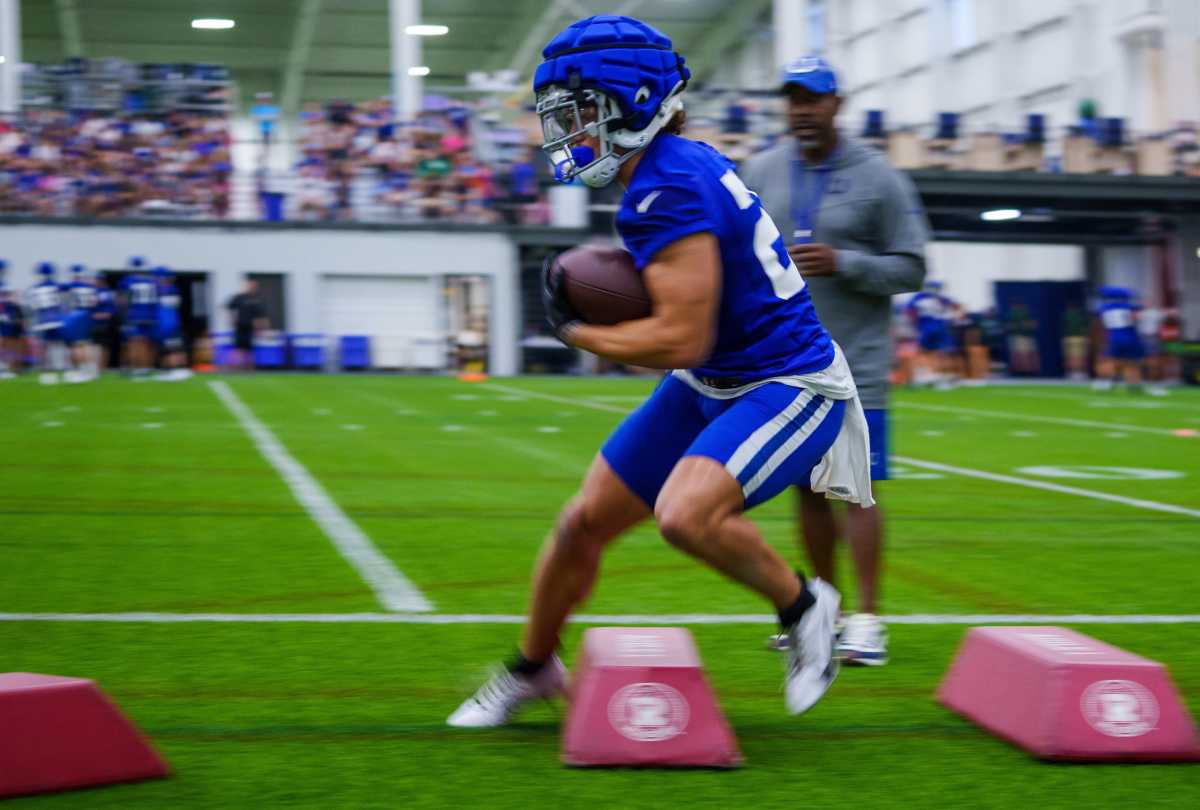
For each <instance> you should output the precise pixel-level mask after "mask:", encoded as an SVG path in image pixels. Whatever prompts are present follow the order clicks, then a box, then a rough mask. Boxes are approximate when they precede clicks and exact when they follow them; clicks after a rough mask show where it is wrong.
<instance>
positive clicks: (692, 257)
mask: <svg viewBox="0 0 1200 810" xmlns="http://www.w3.org/2000/svg"><path fill="white" fill-rule="evenodd" d="M643 279H644V280H645V282H646V289H647V290H648V291H649V293H650V298H651V301H652V302H653V314H652V315H651V316H650V317H649V318H641V319H639V320H635V321H625V322H624V323H619V324H616V325H614V326H594V325H591V324H585V323H579V324H578V325H576V326H573V327H572V328H571V329H569V330H567V331H566V334H564V338H565V339H566V340H567V341H568V342H569V343H571V344H572V345H574V346H578V347H579V348H581V349H585V350H587V351H589V352H593V353H594V354H598V355H600V356H602V357H607V358H609V359H611V360H616V361H618V362H621V363H627V364H629V365H635V366H646V367H648V368H662V369H671V368H692V367H693V366H697V365H699V364H700V363H702V362H703V361H704V360H705V359H706V358H707V357H708V355H709V353H710V352H711V351H712V346H713V341H714V339H715V336H716V320H717V307H718V305H719V304H720V300H721V254H720V252H719V250H718V247H717V239H716V237H715V236H713V235H712V234H711V233H698V234H693V235H691V236H685V237H684V238H683V239H680V240H679V241H678V242H673V243H672V244H670V245H667V247H665V248H663V249H662V250H661V251H659V252H658V254H657V255H656V256H655V257H654V261H653V262H651V263H650V264H649V265H647V266H646V269H645V271H643Z"/></svg>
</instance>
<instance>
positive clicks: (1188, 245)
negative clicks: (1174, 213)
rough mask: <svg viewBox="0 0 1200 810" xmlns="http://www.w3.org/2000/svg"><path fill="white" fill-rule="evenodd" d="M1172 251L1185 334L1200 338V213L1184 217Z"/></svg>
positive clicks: (1196, 338)
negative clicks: (1199, 214) (1176, 271)
mask: <svg viewBox="0 0 1200 810" xmlns="http://www.w3.org/2000/svg"><path fill="white" fill-rule="evenodd" d="M1168 251H1169V254H1168V255H1169V256H1170V260H1171V261H1172V262H1174V263H1175V264H1176V265H1177V268H1178V275H1177V278H1178V279H1179V301H1178V306H1179V310H1180V313H1181V314H1182V315H1183V332H1184V337H1185V338H1187V339H1188V340H1200V217H1198V216H1192V217H1184V218H1181V219H1180V222H1179V230H1178V231H1177V232H1176V234H1175V237H1174V238H1173V239H1171V240H1170V242H1169V243H1168Z"/></svg>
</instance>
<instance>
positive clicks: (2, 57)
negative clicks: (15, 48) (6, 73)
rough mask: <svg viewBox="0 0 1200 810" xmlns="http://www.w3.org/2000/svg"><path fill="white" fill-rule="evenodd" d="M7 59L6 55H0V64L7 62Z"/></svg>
mask: <svg viewBox="0 0 1200 810" xmlns="http://www.w3.org/2000/svg"><path fill="white" fill-rule="evenodd" d="M7 61H8V57H7V56H0V65H3V64H4V63H5V62H7Z"/></svg>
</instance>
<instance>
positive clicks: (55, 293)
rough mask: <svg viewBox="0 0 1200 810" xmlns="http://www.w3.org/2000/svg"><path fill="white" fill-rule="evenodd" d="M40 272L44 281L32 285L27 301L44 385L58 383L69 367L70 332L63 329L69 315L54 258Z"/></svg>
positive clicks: (41, 380) (43, 265)
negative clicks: (56, 275) (68, 345)
mask: <svg viewBox="0 0 1200 810" xmlns="http://www.w3.org/2000/svg"><path fill="white" fill-rule="evenodd" d="M37 274H38V276H40V277H41V281H39V282H38V283H36V284H34V285H33V286H32V287H30V288H29V290H28V292H27V293H26V295H25V305H26V307H27V308H28V309H29V311H30V313H31V317H30V321H31V323H32V328H31V330H30V331H32V332H33V334H34V336H35V337H36V338H37V341H38V350H37V357H38V365H39V366H40V367H41V373H40V374H39V375H38V382H40V383H41V384H42V385H55V384H57V383H58V382H59V380H60V375H61V373H62V372H64V371H65V370H66V367H67V347H66V342H65V340H66V335H65V334H64V332H63V327H64V326H65V325H66V317H65V313H64V304H63V300H62V299H63V296H62V289H61V287H60V286H59V284H58V282H57V281H55V280H54V275H55V269H54V265H53V264H51V263H50V262H42V263H41V264H39V265H38V267H37Z"/></svg>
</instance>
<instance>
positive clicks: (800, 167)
mask: <svg viewBox="0 0 1200 810" xmlns="http://www.w3.org/2000/svg"><path fill="white" fill-rule="evenodd" d="M840 149H841V144H838V145H837V146H835V147H834V149H833V152H832V153H831V154H830V155H829V157H828V158H826V159H825V161H824V162H823V163H821V164H820V165H819V166H816V167H815V168H813V169H812V170H811V172H810V170H809V167H808V164H807V163H805V162H804V161H803V160H802V159H800V158H793V159H792V227H793V231H792V242H793V243H795V244H805V243H807V242H811V241H812V240H813V232H814V231H815V230H816V227H817V214H818V213H819V212H820V210H821V198H822V197H824V196H825V191H826V189H827V188H828V187H829V176H830V175H831V174H833V163H834V158H835V157H836V156H837V153H838V152H839V151H840ZM810 173H811V174H813V175H814V176H813V182H812V183H811V184H809V183H806V182H805V178H806V177H807V176H808V175H809V174H810ZM809 185H811V186H812V189H811V193H810V190H809Z"/></svg>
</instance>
